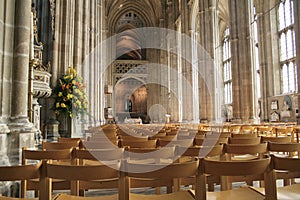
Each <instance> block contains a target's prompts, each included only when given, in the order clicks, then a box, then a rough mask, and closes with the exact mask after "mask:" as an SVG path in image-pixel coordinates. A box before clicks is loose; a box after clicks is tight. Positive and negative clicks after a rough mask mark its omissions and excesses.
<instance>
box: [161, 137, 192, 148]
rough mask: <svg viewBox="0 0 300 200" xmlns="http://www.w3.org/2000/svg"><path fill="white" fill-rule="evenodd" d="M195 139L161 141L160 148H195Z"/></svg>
mask: <svg viewBox="0 0 300 200" xmlns="http://www.w3.org/2000/svg"><path fill="white" fill-rule="evenodd" d="M193 144H194V139H193V138H192V139H184V140H165V139H159V146H160V147H164V146H184V147H189V146H193Z"/></svg>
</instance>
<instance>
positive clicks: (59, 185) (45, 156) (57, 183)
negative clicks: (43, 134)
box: [21, 147, 72, 197]
mask: <svg viewBox="0 0 300 200" xmlns="http://www.w3.org/2000/svg"><path fill="white" fill-rule="evenodd" d="M71 159H72V149H59V150H47V151H45V150H31V149H27V148H26V147H23V148H22V165H27V164H29V163H30V162H40V161H42V160H48V161H50V162H53V161H56V162H60V161H64V162H68V163H70V162H71ZM52 184H53V185H52V188H53V190H62V189H69V188H70V182H69V181H65V180H62V179H60V180H53V181H52ZM39 188H40V184H39V179H32V180H24V181H22V182H21V197H25V194H26V190H34V191H35V196H37V192H38V191H39Z"/></svg>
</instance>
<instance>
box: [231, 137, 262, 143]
mask: <svg viewBox="0 0 300 200" xmlns="http://www.w3.org/2000/svg"><path fill="white" fill-rule="evenodd" d="M260 141H261V138H260V137H245V138H233V137H231V138H229V140H228V144H259V143H260Z"/></svg>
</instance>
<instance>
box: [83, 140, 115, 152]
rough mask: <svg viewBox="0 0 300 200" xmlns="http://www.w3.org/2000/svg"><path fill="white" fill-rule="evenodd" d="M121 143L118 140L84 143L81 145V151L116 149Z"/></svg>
mask: <svg viewBox="0 0 300 200" xmlns="http://www.w3.org/2000/svg"><path fill="white" fill-rule="evenodd" d="M119 143H120V142H119V141H118V140H117V141H115V142H111V141H109V140H103V141H82V142H81V145H80V149H88V150H92V149H116V148H118V147H119V145H120V144H119Z"/></svg>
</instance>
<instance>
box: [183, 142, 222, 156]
mask: <svg viewBox="0 0 300 200" xmlns="http://www.w3.org/2000/svg"><path fill="white" fill-rule="evenodd" d="M222 153H223V145H216V146H193V147H189V148H186V147H177V155H178V156H191V157H199V158H204V157H214V156H220V155H222Z"/></svg>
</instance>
